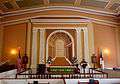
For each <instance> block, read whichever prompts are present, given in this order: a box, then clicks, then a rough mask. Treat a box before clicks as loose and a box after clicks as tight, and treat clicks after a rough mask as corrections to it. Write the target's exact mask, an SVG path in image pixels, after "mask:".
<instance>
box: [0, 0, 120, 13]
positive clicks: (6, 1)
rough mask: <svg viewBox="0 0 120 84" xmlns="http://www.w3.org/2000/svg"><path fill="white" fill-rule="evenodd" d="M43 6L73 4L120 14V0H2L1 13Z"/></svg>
mask: <svg viewBox="0 0 120 84" xmlns="http://www.w3.org/2000/svg"><path fill="white" fill-rule="evenodd" d="M42 6H73V7H81V8H87V9H93V10H100V11H108V12H112V13H116V14H120V0H0V13H1V14H2V13H7V12H11V11H17V10H24V9H31V8H35V7H42Z"/></svg>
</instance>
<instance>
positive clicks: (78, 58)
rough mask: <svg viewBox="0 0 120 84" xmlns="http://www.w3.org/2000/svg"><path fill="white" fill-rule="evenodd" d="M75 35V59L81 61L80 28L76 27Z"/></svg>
mask: <svg viewBox="0 0 120 84" xmlns="http://www.w3.org/2000/svg"><path fill="white" fill-rule="evenodd" d="M76 31H77V33H76V37H77V46H76V47H77V60H78V62H81V60H82V46H81V45H82V43H81V29H80V28H76Z"/></svg>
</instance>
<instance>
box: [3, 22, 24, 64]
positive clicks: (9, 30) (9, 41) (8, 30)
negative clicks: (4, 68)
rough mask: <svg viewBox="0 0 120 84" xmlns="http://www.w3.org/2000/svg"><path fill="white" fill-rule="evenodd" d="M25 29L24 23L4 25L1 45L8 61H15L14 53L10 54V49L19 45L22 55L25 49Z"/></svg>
mask: <svg viewBox="0 0 120 84" xmlns="http://www.w3.org/2000/svg"><path fill="white" fill-rule="evenodd" d="M25 30H26V24H25V23H24V24H16V25H9V26H5V27H4V40H3V41H4V45H3V55H4V56H8V58H9V60H10V61H11V62H10V63H13V64H14V63H16V57H17V56H18V54H16V55H11V53H10V51H11V50H12V49H16V50H17V49H18V47H19V46H20V47H21V55H22V56H23V55H24V49H25Z"/></svg>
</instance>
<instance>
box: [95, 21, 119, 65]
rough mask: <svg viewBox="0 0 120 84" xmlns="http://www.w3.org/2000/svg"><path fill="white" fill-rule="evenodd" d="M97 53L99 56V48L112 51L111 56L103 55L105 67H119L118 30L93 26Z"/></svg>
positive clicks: (104, 26) (99, 25) (98, 25)
mask: <svg viewBox="0 0 120 84" xmlns="http://www.w3.org/2000/svg"><path fill="white" fill-rule="evenodd" d="M93 27H94V40H95V52H96V53H97V54H98V48H101V49H105V48H107V49H108V50H109V51H110V54H109V55H106V54H105V53H103V58H104V61H105V67H113V66H116V65H117V46H116V30H115V28H113V27H110V26H106V25H101V24H96V23H94V24H93Z"/></svg>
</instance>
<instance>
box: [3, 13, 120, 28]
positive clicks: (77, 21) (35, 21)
mask: <svg viewBox="0 0 120 84" xmlns="http://www.w3.org/2000/svg"><path fill="white" fill-rule="evenodd" d="M48 16H49V15H48ZM48 16H47V17H48ZM41 17H42V16H41ZM49 17H50V16H49ZM79 17H80V16H79ZM31 18H32V17H28V18H22V19H19V20H12V21H7V22H2V23H1V24H2V25H4V26H7V25H13V24H20V23H26V22H29V21H30V20H31V23H32V24H80V23H85V22H95V23H99V24H104V25H108V26H113V27H118V25H119V24H118V23H117V22H111V21H106V20H99V19H95V18H89V17H84V16H83V17H82V18H85V19H31Z"/></svg>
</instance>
